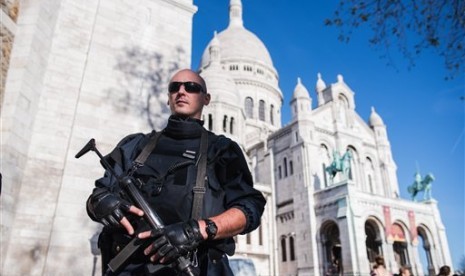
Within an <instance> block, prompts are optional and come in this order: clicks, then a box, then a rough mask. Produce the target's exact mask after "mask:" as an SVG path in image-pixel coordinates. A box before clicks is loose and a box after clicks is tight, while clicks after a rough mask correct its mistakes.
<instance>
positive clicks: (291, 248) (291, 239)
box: [289, 236, 295, 261]
mask: <svg viewBox="0 0 465 276" xmlns="http://www.w3.org/2000/svg"><path fill="white" fill-rule="evenodd" d="M289 259H290V260H291V261H294V260H295V248H294V237H292V236H290V237H289Z"/></svg>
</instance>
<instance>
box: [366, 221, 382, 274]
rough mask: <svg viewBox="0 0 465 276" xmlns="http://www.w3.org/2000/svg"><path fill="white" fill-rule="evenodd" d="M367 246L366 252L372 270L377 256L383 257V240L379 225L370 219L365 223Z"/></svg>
mask: <svg viewBox="0 0 465 276" xmlns="http://www.w3.org/2000/svg"><path fill="white" fill-rule="evenodd" d="M365 235H366V240H365V245H366V252H367V258H368V262H369V263H370V269H371V268H372V267H373V265H374V264H375V258H376V256H382V255H383V252H382V244H383V241H382V238H381V231H380V228H379V226H378V224H377V223H376V222H375V221H373V220H372V219H369V220H367V221H366V222H365Z"/></svg>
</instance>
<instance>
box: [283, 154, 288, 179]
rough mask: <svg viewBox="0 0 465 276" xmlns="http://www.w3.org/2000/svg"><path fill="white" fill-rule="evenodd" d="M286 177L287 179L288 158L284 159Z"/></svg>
mask: <svg viewBox="0 0 465 276" xmlns="http://www.w3.org/2000/svg"><path fill="white" fill-rule="evenodd" d="M283 163H284V177H287V158H286V157H284V162H283Z"/></svg>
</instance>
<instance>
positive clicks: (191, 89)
mask: <svg viewBox="0 0 465 276" xmlns="http://www.w3.org/2000/svg"><path fill="white" fill-rule="evenodd" d="M181 85H184V90H186V92H188V93H200V92H204V91H203V87H202V85H200V84H198V83H196V82H193V81H186V82H180V81H173V82H171V83H170V85H169V86H168V91H169V92H170V93H176V92H179V88H181Z"/></svg>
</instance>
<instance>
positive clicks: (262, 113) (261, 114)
mask: <svg viewBox="0 0 465 276" xmlns="http://www.w3.org/2000/svg"><path fill="white" fill-rule="evenodd" d="M258 119H260V121H265V101H264V100H260V102H258Z"/></svg>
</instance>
